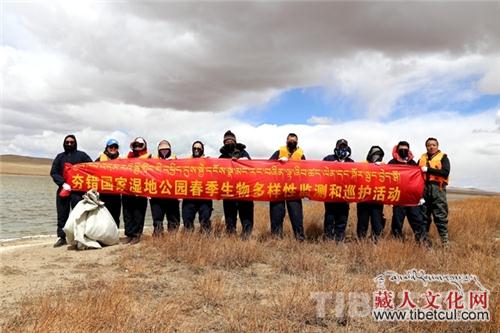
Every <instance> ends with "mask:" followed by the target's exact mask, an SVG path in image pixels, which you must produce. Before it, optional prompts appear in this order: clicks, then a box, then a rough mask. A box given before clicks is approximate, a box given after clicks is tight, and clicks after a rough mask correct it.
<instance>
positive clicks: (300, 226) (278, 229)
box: [269, 133, 306, 241]
mask: <svg viewBox="0 0 500 333" xmlns="http://www.w3.org/2000/svg"><path fill="white" fill-rule="evenodd" d="M298 141H299V139H298V137H297V134H295V133H290V134H288V136H287V137H286V146H283V147H281V148H280V149H279V150H277V151H275V152H274V154H273V155H272V156H271V157H270V158H269V159H270V160H279V161H280V162H282V163H286V162H287V161H288V160H305V159H306V157H305V155H304V151H303V150H302V148H300V147H298V146H297V144H298ZM285 206H286V209H288V216H289V217H290V222H291V223H292V229H293V234H294V236H295V239H297V240H299V241H303V240H304V239H305V235H304V215H303V211H302V200H301V199H298V200H283V201H271V202H269V215H270V219H271V234H272V235H273V236H278V237H283V220H284V219H285V214H286V211H285Z"/></svg>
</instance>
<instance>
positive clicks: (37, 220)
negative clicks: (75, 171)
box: [0, 175, 57, 239]
mask: <svg viewBox="0 0 500 333" xmlns="http://www.w3.org/2000/svg"><path fill="white" fill-rule="evenodd" d="M0 187H1V191H0V205H1V207H0V221H1V225H0V238H2V239H5V238H14V237H21V236H28V235H45V234H55V231H56V230H55V226H56V212H55V194H56V189H57V186H56V185H55V184H54V183H53V182H52V179H51V178H50V177H48V176H47V177H43V176H12V175H0Z"/></svg>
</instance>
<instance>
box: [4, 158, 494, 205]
mask: <svg viewBox="0 0 500 333" xmlns="http://www.w3.org/2000/svg"><path fill="white" fill-rule="evenodd" d="M51 165H52V159H50V158H41V157H31V156H21V155H0V174H10V175H33V176H48V175H49V173H50V167H51ZM448 192H449V193H450V194H457V195H465V196H471V195H488V196H489V195H500V193H498V192H491V191H483V190H481V189H477V188H464V187H453V186H450V187H448Z"/></svg>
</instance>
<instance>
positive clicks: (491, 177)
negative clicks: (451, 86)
mask: <svg viewBox="0 0 500 333" xmlns="http://www.w3.org/2000/svg"><path fill="white" fill-rule="evenodd" d="M91 109H93V110H94V111H91ZM95 110H101V111H100V112H99V111H95ZM102 110H106V111H105V112H103V111H102ZM87 113H88V114H94V115H95V116H96V117H99V119H100V122H101V124H102V126H101V127H90V126H89V125H88V124H87V122H88V120H85V119H82V126H81V127H79V128H72V129H71V130H68V131H57V132H55V131H50V130H47V131H43V132H42V133H41V134H30V135H26V134H18V135H15V136H13V137H12V138H8V139H3V140H1V141H0V144H1V147H2V149H0V153H2V154H3V153H16V154H21V155H36V156H47V157H53V156H55V155H56V154H57V153H58V152H60V151H61V150H62V140H63V138H64V136H65V134H67V133H70V132H72V133H74V134H76V136H77V139H78V144H79V147H80V149H82V150H85V151H87V152H88V153H89V154H90V155H91V157H93V158H95V157H97V155H98V153H99V152H100V151H101V150H102V149H103V148H104V143H105V142H106V140H107V139H108V138H111V137H113V138H116V139H118V140H119V141H120V144H121V153H122V155H124V154H126V152H127V151H128V144H129V143H130V141H131V140H132V139H133V138H134V137H136V136H143V137H145V138H146V140H147V142H148V145H149V148H150V151H155V148H156V144H157V143H158V142H159V141H160V140H161V139H167V140H169V141H170V142H171V143H172V145H173V149H174V151H175V152H176V153H177V154H178V155H179V156H180V157H186V156H188V154H189V152H190V147H191V144H192V142H193V141H195V140H198V139H201V140H202V141H203V142H205V145H206V152H207V154H208V155H209V156H212V157H218V155H219V152H218V150H219V148H220V146H221V145H222V137H223V134H224V132H225V131H226V130H228V129H231V130H232V131H233V132H234V133H235V134H236V136H237V138H238V141H241V142H243V143H245V144H246V145H247V150H248V152H249V153H250V155H251V156H252V157H253V158H263V159H267V158H269V157H270V156H271V154H272V153H273V152H274V151H275V150H276V149H278V148H279V147H280V146H282V145H284V144H285V141H286V136H287V134H288V133H290V132H294V133H297V134H298V136H299V145H300V146H301V147H302V148H303V149H304V150H305V154H306V156H307V158H308V159H322V158H323V157H324V156H326V155H328V154H331V153H332V152H333V148H334V145H335V142H336V141H337V139H339V138H345V139H347V140H348V141H349V144H350V146H351V148H352V151H353V158H354V159H355V160H356V161H362V160H364V158H365V156H366V153H367V152H368V150H369V148H370V147H371V146H372V145H380V146H381V147H382V148H383V149H384V150H385V153H386V157H385V161H388V160H389V159H390V156H391V152H392V147H393V146H394V145H395V144H396V143H397V142H398V141H400V140H406V141H408V142H410V144H411V149H412V151H413V152H414V154H415V156H416V157H417V158H418V157H419V156H420V155H421V154H422V153H424V152H425V147H424V142H425V140H426V139H427V138H428V137H430V136H433V137H437V138H438V139H439V141H440V146H441V148H442V150H443V151H444V152H445V153H447V154H449V158H450V161H451V166H452V173H451V182H452V185H454V186H472V187H479V188H483V189H490V190H497V191H500V174H499V173H498V171H497V169H498V165H500V145H498V142H500V131H498V130H497V127H498V119H499V112H498V111H488V112H484V113H480V114H475V115H468V116H463V115H459V114H456V113H437V114H433V115H424V116H415V117H409V118H405V119H400V120H396V121H391V122H374V121H370V120H358V121H350V122H343V123H337V124H332V125H282V126H277V125H269V124H263V125H259V126H254V125H251V124H248V123H245V122H243V121H241V120H238V119H235V118H234V117H233V116H231V115H230V114H224V113H206V112H199V113H193V112H182V111H168V112H155V111H152V110H146V109H141V108H137V107H130V106H124V107H123V108H117V109H114V106H109V105H108V106H106V105H94V106H89V109H88V110H87V111H83V110H80V111H78V114H87ZM477 128H480V129H483V130H482V131H476V130H475V129H477Z"/></svg>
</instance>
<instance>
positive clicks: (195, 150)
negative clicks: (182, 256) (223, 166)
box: [182, 140, 213, 234]
mask: <svg viewBox="0 0 500 333" xmlns="http://www.w3.org/2000/svg"><path fill="white" fill-rule="evenodd" d="M191 151H192V154H191V158H205V146H204V145H203V142H201V141H198V140H197V141H195V142H193V145H192V146H191ZM212 211H213V202H212V200H209V199H183V200H182V221H183V223H184V228H185V229H186V230H189V231H192V230H194V218H195V216H196V213H198V219H199V221H200V226H201V228H200V231H201V232H204V233H207V234H208V233H210V231H211V229H212V226H211V221H210V217H211V216H212Z"/></svg>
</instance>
